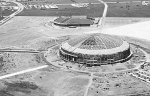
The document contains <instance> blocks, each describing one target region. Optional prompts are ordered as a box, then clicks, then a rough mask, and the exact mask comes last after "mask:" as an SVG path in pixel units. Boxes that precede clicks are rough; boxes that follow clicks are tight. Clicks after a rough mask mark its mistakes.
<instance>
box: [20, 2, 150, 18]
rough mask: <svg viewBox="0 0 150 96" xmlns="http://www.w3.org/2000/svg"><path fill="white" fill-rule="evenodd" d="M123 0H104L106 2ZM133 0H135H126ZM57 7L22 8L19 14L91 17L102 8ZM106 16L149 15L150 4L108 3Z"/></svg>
mask: <svg viewBox="0 0 150 96" xmlns="http://www.w3.org/2000/svg"><path fill="white" fill-rule="evenodd" d="M112 1H117V2H121V1H123V0H106V2H112ZM127 1H135V0H127ZM78 2H81V1H80V0H58V1H57V0H49V1H48V0H47V1H45V2H29V3H25V2H22V4H24V5H45V4H51V3H54V4H64V3H65V4H71V3H78ZM87 2H89V3H100V2H99V1H97V0H92V1H90V0H82V2H81V3H87ZM57 6H58V9H44V10H41V9H37V8H35V7H32V8H31V9H24V10H23V11H22V12H21V13H20V14H18V15H19V16H70V15H87V16H92V17H101V16H102V13H103V9H104V5H103V4H89V6H88V7H83V8H77V7H73V6H71V5H57ZM108 6H109V7H108V13H107V17H150V12H149V10H150V5H147V6H146V5H142V3H141V2H134V3H133V2H130V3H108Z"/></svg>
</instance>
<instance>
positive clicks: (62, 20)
mask: <svg viewBox="0 0 150 96" xmlns="http://www.w3.org/2000/svg"><path fill="white" fill-rule="evenodd" d="M53 23H54V25H58V26H64V27H69V26H90V25H93V24H94V22H93V20H91V19H88V18H86V17H85V16H72V17H65V16H61V17H59V18H57V19H55V20H54V22H53Z"/></svg>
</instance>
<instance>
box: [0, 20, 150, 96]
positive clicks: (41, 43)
mask: <svg viewBox="0 0 150 96" xmlns="http://www.w3.org/2000/svg"><path fill="white" fill-rule="evenodd" d="M53 19H55V17H15V18H13V19H12V20H10V21H9V22H7V23H6V24H4V25H3V26H1V27H0V28H1V30H0V47H1V48H3V47H10V46H18V47H22V48H35V49H41V50H45V49H47V48H48V47H50V46H53V45H55V44H56V43H55V42H54V41H53V40H52V38H51V37H59V36H65V35H74V34H83V33H88V32H89V31H95V30H97V28H87V27H85V28H77V29H74V28H73V29H67V28H66V29H60V28H55V27H52V26H45V24H46V23H47V22H48V21H51V20H53ZM120 20H123V21H124V22H123V24H122V23H119V24H118V23H116V22H121V21H120ZM135 21H136V22H140V21H147V19H141V18H140V19H139V18H127V19H125V20H124V19H122V18H117V19H113V18H112V19H111V18H109V20H108V21H107V22H106V25H108V27H116V26H120V25H126V24H129V23H135ZM114 23H115V26H113V25H114ZM109 32H111V31H109ZM61 39H62V41H63V40H65V39H63V38H61ZM125 39H126V40H129V41H130V40H131V41H132V42H136V43H139V44H143V46H147V47H148V48H150V46H148V45H149V44H150V43H149V42H148V41H147V42H145V40H142V41H141V40H138V39H133V38H130V39H128V38H125ZM5 58H6V59H4V60H5V61H7V62H5V63H7V64H11V63H12V62H15V63H16V64H17V65H20V66H19V67H18V70H21V69H23V68H29V67H32V65H33V66H34V65H40V64H41V65H42V64H45V63H44V62H40V61H39V60H40V58H38V57H36V56H35V55H33V54H23V53H22V54H19V53H13V54H12V53H11V54H10V55H9V57H8V55H7V54H6V57H5ZM10 69H13V68H10ZM18 70H15V71H18ZM9 72H14V71H9ZM89 79H90V78H89V76H88V75H85V74H82V73H75V72H66V71H63V70H60V69H58V68H55V67H54V66H51V65H49V67H48V68H45V69H41V70H37V71H34V72H31V73H25V74H21V75H17V76H14V77H10V78H7V79H3V80H0V85H1V87H0V96H84V93H85V90H86V87H87V85H88V83H89ZM129 79H130V78H129ZM121 80H124V78H123V77H121ZM131 80H133V81H134V79H132V78H131ZM113 82H114V81H113ZM117 82H118V80H117ZM120 82H121V81H120ZM131 83H132V82H131ZM146 84H147V83H146ZM141 85H142V86H141ZM143 85H145V83H144V82H140V84H139V85H138V87H136V86H135V88H133V89H132V92H135V91H136V92H137V94H138V93H140V92H141V91H142V92H145V90H144V91H143V89H144V88H145V86H143ZM104 87H105V86H104ZM127 87H128V86H127ZM125 88H126V86H125ZM138 88H139V89H138ZM146 88H147V89H149V84H148V85H147V86H146ZM118 90H121V91H120V93H121V92H124V90H127V89H121V88H120V89H119V88H118ZM118 90H117V91H118ZM139 90H140V91H139ZM117 91H116V92H117ZM127 91H128V90H127ZM93 92H94V93H93ZM111 92H112V91H111ZM111 92H110V93H109V94H111ZM88 94H89V96H90V95H91V94H92V95H91V96H98V95H97V91H90V90H89V93H88ZM102 96H105V94H103V95H102ZM114 96H116V94H115V95H114ZM118 96H120V95H118Z"/></svg>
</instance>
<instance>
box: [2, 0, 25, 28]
mask: <svg viewBox="0 0 150 96" xmlns="http://www.w3.org/2000/svg"><path fill="white" fill-rule="evenodd" d="M9 2H12V3H15V4H17V5H18V10H17V11H16V12H14V13H13V14H11V15H9V16H7V17H5V18H4V19H3V20H1V21H0V26H1V25H3V24H4V23H6V22H7V21H9V20H10V19H11V18H13V17H14V16H15V15H17V14H19V13H20V12H21V11H23V9H24V6H23V5H22V4H21V3H18V2H15V1H9Z"/></svg>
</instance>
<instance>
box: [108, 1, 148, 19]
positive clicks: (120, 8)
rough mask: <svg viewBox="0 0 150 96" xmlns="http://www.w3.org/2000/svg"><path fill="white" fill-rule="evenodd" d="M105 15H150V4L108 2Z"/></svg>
mask: <svg viewBox="0 0 150 96" xmlns="http://www.w3.org/2000/svg"><path fill="white" fill-rule="evenodd" d="M108 6H109V8H108V13H107V17H150V13H149V10H150V5H149V6H145V5H142V4H141V3H139V2H137V3H123V4H119V3H115V4H108Z"/></svg>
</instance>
